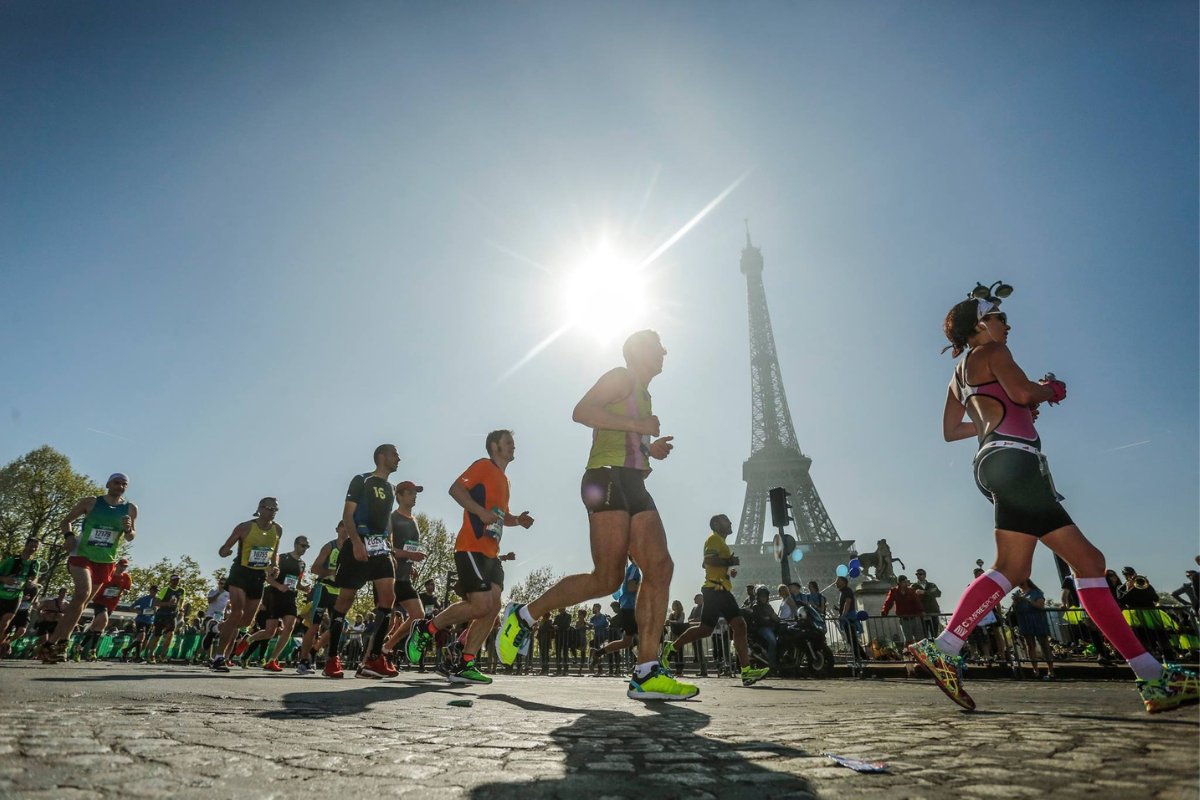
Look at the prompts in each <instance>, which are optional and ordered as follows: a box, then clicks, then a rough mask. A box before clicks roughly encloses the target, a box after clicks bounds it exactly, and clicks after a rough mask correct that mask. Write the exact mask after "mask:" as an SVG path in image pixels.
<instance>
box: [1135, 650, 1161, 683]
mask: <svg viewBox="0 0 1200 800" xmlns="http://www.w3.org/2000/svg"><path fill="white" fill-rule="evenodd" d="M1126 663H1127V664H1129V668H1130V669H1131V670H1133V674H1134V675H1136V676H1137V677H1138V680H1142V681H1156V680H1158V679H1159V678H1161V677H1162V676H1163V671H1164V670H1163V665H1162V664H1160V663H1159V662H1158V659H1157V658H1155V657H1154V656H1152V655H1150V654H1149V653H1142V654H1141V655H1140V656H1134V657H1133V658H1131V659H1129V661H1127V662H1126Z"/></svg>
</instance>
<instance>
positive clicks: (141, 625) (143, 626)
mask: <svg viewBox="0 0 1200 800" xmlns="http://www.w3.org/2000/svg"><path fill="white" fill-rule="evenodd" d="M133 625H134V627H135V628H137V632H138V633H139V634H140V633H144V632H145V631H148V630H150V629H151V628H153V627H154V620H149V621H148V622H142V621H141V620H140V619H135V620H134V621H133Z"/></svg>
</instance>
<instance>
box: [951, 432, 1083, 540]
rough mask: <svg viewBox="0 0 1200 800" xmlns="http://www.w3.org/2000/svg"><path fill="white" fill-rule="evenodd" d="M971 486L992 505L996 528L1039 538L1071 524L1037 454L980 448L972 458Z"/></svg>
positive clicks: (1025, 451)
mask: <svg viewBox="0 0 1200 800" xmlns="http://www.w3.org/2000/svg"><path fill="white" fill-rule="evenodd" d="M975 485H976V486H978V487H979V491H981V492H983V496H984V497H986V498H988V499H989V500H991V501H992V504H993V505H994V506H995V507H996V527H997V528H999V529H1000V530H1005V531H1016V532H1017V533H1027V534H1029V535H1030V536H1036V537H1038V538H1041V537H1043V536H1045V535H1046V534H1047V533H1050V532H1052V531H1056V530H1058V529H1059V528H1065V527H1066V526H1068V525H1073V524H1074V522H1073V521H1072V520H1071V515H1070V514H1068V513H1067V510H1066V509H1065V508H1063V507H1062V504H1061V503H1060V502H1059V496H1058V493H1057V492H1056V491H1055V490H1054V481H1053V480H1052V479H1051V477H1050V470H1049V469H1048V468H1047V467H1046V461H1045V459H1044V458H1043V457H1042V456H1040V455H1038V454H1037V453H1031V452H1029V451H1027V450H1021V449H1018V448H1016V447H997V448H992V449H990V450H984V451H982V452H981V454H980V455H977V456H976V457H975Z"/></svg>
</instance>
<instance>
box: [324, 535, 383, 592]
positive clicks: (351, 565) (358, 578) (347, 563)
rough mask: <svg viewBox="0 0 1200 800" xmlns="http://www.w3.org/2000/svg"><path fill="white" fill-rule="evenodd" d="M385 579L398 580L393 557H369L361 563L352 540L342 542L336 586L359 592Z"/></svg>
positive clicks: (335, 580) (334, 582)
mask: <svg viewBox="0 0 1200 800" xmlns="http://www.w3.org/2000/svg"><path fill="white" fill-rule="evenodd" d="M384 578H389V579H391V580H395V579H396V567H395V566H394V565H393V564H392V557H391V556H389V555H387V554H384V555H381V556H367V560H366V561H359V560H358V559H356V558H355V557H354V547H353V545H352V544H351V542H350V540H349V539H347V540H346V541H344V542H342V549H341V552H340V553H339V554H338V565H337V575H336V576H335V577H334V581H333V585H334V586H336V587H338V588H339V589H349V590H350V591H352V592H357V591H358V590H359V589H361V588H362V587H364V586H366V585H367V584H368V583H372V582H374V581H378V580H383V579H384Z"/></svg>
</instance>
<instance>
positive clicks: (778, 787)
mask: <svg viewBox="0 0 1200 800" xmlns="http://www.w3.org/2000/svg"><path fill="white" fill-rule="evenodd" d="M479 699H480V700H484V701H487V700H493V701H499V702H504V703H510V704H512V705H514V706H516V707H517V708H519V709H521V711H523V712H527V714H530V715H532V714H537V713H552V714H582V716H580V717H579V719H577V720H575V721H574V722H572V723H571V724H570V725H565V726H562V727H560V728H556V729H555V730H552V731H550V734H549V735H550V738H551V739H552V740H553V743H554V745H555V746H557V747H559V748H560V749H561V750H562V751H563V752H564V753H566V756H567V760H566V771H567V774H566V776H565V777H562V778H557V779H545V780H533V781H530V782H528V783H525V784H521V783H511V782H508V783H491V784H484V785H482V786H478V787H476V788H475V790H474V791H472V792H471V796H472V797H473V798H480V799H483V798H502V797H503V798H508V797H521V798H522V800H526V798H549V797H594V796H598V795H601V794H603V795H625V796H646V797H654V798H673V797H687V798H694V797H699V796H703V795H704V794H705V793H709V794H713V795H716V796H717V797H720V798H729V797H732V798H768V797H797V798H798V797H804V796H813V797H815V796H816V790H815V789H814V788H813V786H812V784H810V783H809V782H808V781H807V780H805V779H804V778H801V777H799V776H796V775H790V774H786V773H781V772H776V771H774V770H769V769H767V768H765V767H762V766H760V765H759V764H758V763H757V761H756V760H754V759H753V758H752V757H751V754H753V753H755V752H758V753H762V752H770V753H774V754H776V756H780V757H792V758H795V757H807V756H810V755H811V754H810V753H807V752H805V751H803V750H799V749H796V748H792V747H787V746H785V745H780V744H777V743H775V742H736V743H734V742H723V741H720V740H717V739H711V738H709V737H706V736H701V735H700V734H699V731H700V730H701V729H702V728H704V727H705V726H707V725H708V722H709V716H708V715H707V714H704V713H702V712H701V711H699V710H697V709H696V708H695V707H694V706H692V705H689V704H686V703H678V704H675V703H652V704H648V705H647V708H649V709H650V710H651V711H653V712H655V713H654V714H652V715H650V716H647V715H644V714H632V713H630V712H628V711H615V710H595V709H590V710H587V709H574V708H564V707H560V706H552V705H546V704H543V703H535V702H531V701H529V700H522V699H521V698H518V697H512V696H510V695H505V694H486V695H481V696H480V697H479ZM714 773H715V774H714Z"/></svg>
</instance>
